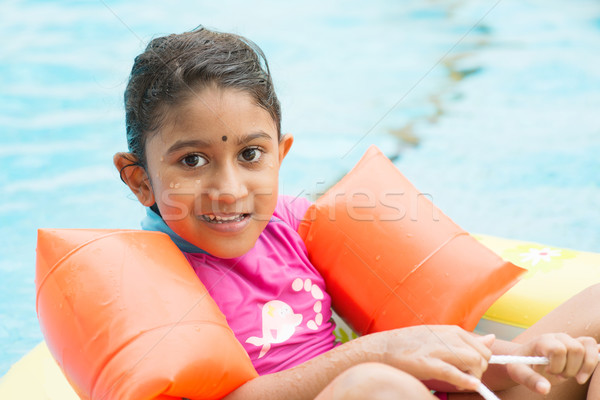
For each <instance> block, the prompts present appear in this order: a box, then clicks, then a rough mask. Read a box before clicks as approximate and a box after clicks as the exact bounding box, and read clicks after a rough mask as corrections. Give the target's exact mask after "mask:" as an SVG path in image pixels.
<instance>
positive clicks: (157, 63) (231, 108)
mask: <svg viewBox="0 0 600 400" xmlns="http://www.w3.org/2000/svg"><path fill="white" fill-rule="evenodd" d="M125 109H126V123H127V140H128V145H129V150H130V152H129V153H118V154H116V155H115V157H114V163H115V165H116V167H117V169H118V170H119V173H120V174H121V178H122V179H123V180H124V182H125V183H126V184H127V185H128V186H129V188H130V189H131V190H132V191H133V193H134V194H135V195H136V196H137V198H138V200H139V201H140V202H141V203H142V204H143V205H144V206H146V207H147V217H146V218H145V220H144V221H143V222H142V226H143V228H144V229H149V230H158V231H162V232H165V233H167V234H169V235H170V237H171V238H172V239H173V241H174V242H175V243H176V244H177V245H178V246H179V248H180V249H181V250H182V251H183V252H184V254H185V255H186V257H187V259H188V261H189V262H190V264H191V266H192V267H193V268H194V270H195V271H196V273H197V275H198V277H199V279H200V280H201V281H202V282H203V283H204V284H205V286H206V287H207V289H208V290H209V292H210V294H211V295H212V296H213V298H214V299H215V301H216V302H217V304H218V305H219V307H220V309H221V310H222V311H223V313H224V314H225V315H226V317H227V320H228V322H229V324H230V326H231V328H232V329H233V331H234V333H235V334H236V337H237V339H238V340H239V341H240V342H241V343H242V345H243V346H244V347H245V349H246V351H247V352H248V354H249V355H250V358H251V360H252V362H253V363H254V366H255V368H256V370H257V371H258V372H259V374H260V375H261V376H260V377H259V378H256V379H254V380H252V381H250V382H248V383H246V384H244V385H242V386H241V387H240V388H238V389H237V390H235V391H234V392H232V393H231V394H230V395H229V396H228V399H313V398H318V399H352V398H369V399H388V398H394V399H435V398H436V397H435V396H434V395H432V394H431V392H430V389H437V390H442V391H444V390H445V391H454V392H460V393H452V394H449V395H446V394H445V393H438V394H437V395H436V396H438V397H440V398H450V399H453V400H454V399H462V398H465V399H466V398H476V397H477V395H476V394H470V393H467V392H465V391H464V390H467V391H473V390H475V389H476V388H477V386H478V384H479V379H482V378H483V381H484V382H485V384H486V385H488V386H489V387H490V388H492V389H493V390H496V391H502V395H501V396H502V399H504V400H508V399H522V398H529V399H534V398H542V397H544V396H545V397H544V398H547V399H566V398H569V399H584V398H586V394H587V398H588V399H590V398H594V399H598V398H600V378H598V374H596V375H594V376H593V377H592V379H591V384H590V383H589V382H590V379H589V378H590V377H591V376H592V374H593V372H594V369H595V367H596V364H597V362H598V345H597V340H598V334H599V332H600V323H599V320H600V319H599V318H598V317H597V315H596V314H595V313H594V311H593V308H592V307H588V305H593V304H598V299H600V289H599V288H598V287H593V288H591V289H589V290H587V291H585V292H584V293H582V294H580V295H578V296H577V297H575V298H573V299H572V300H570V301H569V302H567V303H566V304H564V305H563V306H561V307H559V308H558V309H557V310H555V311H554V312H553V313H551V314H550V315H548V316H547V317H545V318H544V319H542V320H541V321H540V322H538V323H537V324H536V325H534V326H533V327H532V328H530V329H529V330H528V331H526V332H525V333H523V334H522V335H521V336H519V337H518V338H517V339H516V340H515V341H514V342H504V341H500V340H495V338H494V336H492V335H488V336H483V337H479V336H477V335H474V334H472V333H469V332H466V331H464V330H462V329H460V328H458V327H453V326H416V327H410V328H403V329H397V330H393V331H388V332H381V333H376V334H371V335H367V336H363V337H361V338H359V339H356V340H353V341H351V342H349V343H346V344H343V345H339V346H338V345H336V343H335V342H334V336H333V334H332V330H333V328H334V327H333V324H332V322H331V320H330V318H331V311H330V307H331V300H330V298H329V296H328V294H327V293H326V292H325V285H324V282H323V279H322V278H321V276H319V274H318V273H317V271H316V270H315V269H314V267H313V266H312V265H311V263H310V261H309V260H308V258H307V254H306V248H305V247H304V244H303V242H302V240H301V239H300V237H299V235H298V234H297V233H296V230H297V227H298V224H299V221H300V220H301V218H302V217H303V215H304V212H305V211H306V210H307V208H308V206H309V204H308V202H307V201H306V200H303V199H293V198H290V197H285V196H278V174H279V167H280V165H281V162H282V161H283V159H284V158H285V156H286V154H287V153H288V151H289V150H290V148H291V146H292V142H293V138H292V136H291V135H290V134H281V128H280V122H281V111H280V106H279V102H278V100H277V97H276V95H275V92H274V88H273V83H272V80H271V76H270V73H269V68H268V65H267V62H266V60H265V58H264V55H263V54H262V52H261V50H260V49H259V48H258V47H257V46H256V45H255V44H253V43H252V42H250V41H249V40H247V39H245V38H242V37H239V36H236V35H232V34H225V33H217V32H212V31H209V30H207V29H203V28H200V29H197V30H195V31H193V32H188V33H184V34H181V35H171V36H167V37H161V38H157V39H154V40H153V41H152V42H151V43H150V44H149V45H148V47H147V48H146V50H145V51H144V53H142V54H141V55H139V56H138V57H137V58H136V59H135V63H134V66H133V69H132V71H131V76H130V80H129V84H128V86H127V89H126V91H125ZM566 321H569V322H568V323H566ZM563 325H564V326H563ZM546 332H558V333H554V334H551V333H546ZM492 353H496V354H514V355H539V356H546V357H549V359H550V364H549V365H548V366H544V367H538V368H531V367H529V366H525V365H509V366H490V367H489V368H488V365H487V362H488V360H489V358H490V356H491V355H492ZM422 382H426V383H427V385H428V386H429V388H428V387H427V386H426V385H425V384H424V383H422ZM456 388H458V389H460V390H456ZM461 390H463V391H461ZM546 395H547V396H546ZM446 396H448V397H446ZM472 396H474V397H472Z"/></svg>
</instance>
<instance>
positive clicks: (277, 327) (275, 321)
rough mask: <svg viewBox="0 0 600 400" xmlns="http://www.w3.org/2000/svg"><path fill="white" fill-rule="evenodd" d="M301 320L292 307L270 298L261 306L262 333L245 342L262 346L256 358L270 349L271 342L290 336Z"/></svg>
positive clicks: (280, 340) (280, 341)
mask: <svg viewBox="0 0 600 400" xmlns="http://www.w3.org/2000/svg"><path fill="white" fill-rule="evenodd" d="M301 322H302V315H301V314H294V311H293V310H292V307H290V306H289V305H287V304H286V303H285V302H283V301H280V300H271V301H269V302H267V303H266V304H265V305H264V306H263V308H262V334H263V337H262V338H259V337H256V336H252V337H249V338H248V339H246V343H250V344H253V345H255V346H262V349H261V350H260V354H259V355H258V358H261V357H262V356H264V355H265V354H266V353H267V351H269V350H270V349H271V344H273V343H283V342H285V341H286V340H288V339H289V338H291V337H292V335H293V334H294V331H295V330H296V327H297V326H298V325H300V323H301Z"/></svg>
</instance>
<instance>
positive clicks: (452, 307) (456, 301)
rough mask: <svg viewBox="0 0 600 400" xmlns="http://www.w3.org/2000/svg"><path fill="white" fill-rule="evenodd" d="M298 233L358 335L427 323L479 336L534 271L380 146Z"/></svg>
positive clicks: (324, 199) (329, 194)
mask: <svg viewBox="0 0 600 400" xmlns="http://www.w3.org/2000/svg"><path fill="white" fill-rule="evenodd" d="M298 232H299V233H300V235H301V236H302V238H303V239H304V242H305V243H306V247H307V250H308V256H309V258H310V259H311V261H312V263H313V264H314V265H315V267H316V268H317V269H318V270H319V272H320V273H321V274H322V275H323V277H324V278H325V283H326V285H327V291H328V292H329V294H330V295H331V297H332V304H333V308H334V309H335V310H336V311H337V312H338V314H340V316H341V317H342V318H343V319H344V320H346V321H347V322H348V323H349V325H350V326H351V327H352V328H353V329H354V330H355V331H356V332H357V333H359V334H367V333H371V332H376V331H382V330H388V329H393V328H400V327H405V326H411V325H420V324H454V325H460V326H462V327H463V328H465V329H468V330H473V329H474V328H475V326H476V324H477V322H478V321H479V319H480V318H481V316H482V315H483V314H484V313H485V311H486V310H487V309H488V308H489V307H490V305H491V304H492V303H493V302H494V301H495V300H496V299H497V298H498V297H500V296H501V295H502V294H503V293H504V292H506V291H507V290H508V289H509V288H510V287H511V286H513V285H514V284H515V283H516V282H517V280H518V279H519V277H520V276H521V275H522V274H523V273H524V272H525V270H524V269H522V268H519V267H517V266H515V265H513V264H511V263H509V262H505V261H503V260H502V259H501V258H500V257H498V256H497V255H496V254H494V253H493V252H492V251H491V250H489V249H488V248H487V247H485V246H484V245H482V244H480V243H479V242H478V241H477V240H476V239H474V238H473V237H472V236H470V235H469V234H468V233H467V232H465V231H464V230H463V229H461V228H460V227H459V226H457V225H456V224H455V223H454V222H452V221H451V220H450V219H449V218H448V217H446V216H445V215H444V214H443V213H442V212H441V211H439V210H438V209H437V208H436V207H435V206H434V205H433V204H432V203H431V201H429V199H427V197H426V196H424V195H423V194H422V193H420V192H418V191H417V190H416V189H415V187H414V186H413V185H412V184H411V183H410V182H409V181H408V180H407V179H406V178H405V177H404V176H403V175H402V174H401V173H400V171H398V169H397V168H396V167H395V166H394V164H392V162H391V161H390V160H388V159H387V157H385V155H383V154H382V153H381V152H380V151H379V150H378V149H377V148H376V147H374V146H372V147H371V148H370V149H369V150H368V151H367V153H366V154H365V155H364V156H363V158H362V159H361V160H360V162H359V163H358V164H357V165H356V166H355V167H354V169H352V171H350V172H349V173H348V174H347V175H346V176H345V177H344V178H343V179H342V180H341V181H340V182H338V183H337V184H336V185H335V186H333V187H332V188H331V189H330V190H329V191H327V193H325V195H323V196H322V197H321V198H319V199H318V200H317V201H316V203H315V204H313V205H312V206H311V208H309V210H308V211H307V214H306V216H305V220H304V221H303V222H302V223H301V225H300V227H299V229H298Z"/></svg>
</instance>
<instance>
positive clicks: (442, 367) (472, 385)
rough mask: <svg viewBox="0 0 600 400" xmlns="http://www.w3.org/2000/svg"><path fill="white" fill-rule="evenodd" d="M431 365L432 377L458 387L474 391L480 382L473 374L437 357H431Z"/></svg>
mask: <svg viewBox="0 0 600 400" xmlns="http://www.w3.org/2000/svg"><path fill="white" fill-rule="evenodd" d="M431 367H432V371H434V374H433V376H432V379H436V380H440V381H444V382H448V383H450V384H451V385H454V386H456V387H457V388H459V389H466V390H472V391H476V390H477V388H478V387H479V383H480V382H481V381H480V380H479V379H477V378H475V377H474V376H472V375H469V374H467V373H465V372H463V371H461V370H460V369H458V368H456V367H455V366H453V365H451V364H448V363H446V362H444V361H442V360H439V359H432V360H431Z"/></svg>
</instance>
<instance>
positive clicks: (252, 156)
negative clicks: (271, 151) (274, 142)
mask: <svg viewBox="0 0 600 400" xmlns="http://www.w3.org/2000/svg"><path fill="white" fill-rule="evenodd" d="M261 156H262V151H261V150H260V149H259V148H257V147H248V148H247V149H244V150H243V151H242V152H241V153H240V157H241V159H242V160H243V161H245V162H257V161H258V160H260V157H261Z"/></svg>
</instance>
